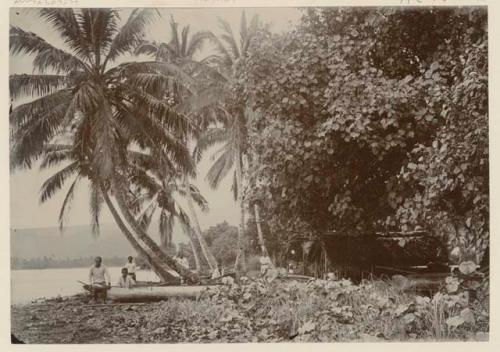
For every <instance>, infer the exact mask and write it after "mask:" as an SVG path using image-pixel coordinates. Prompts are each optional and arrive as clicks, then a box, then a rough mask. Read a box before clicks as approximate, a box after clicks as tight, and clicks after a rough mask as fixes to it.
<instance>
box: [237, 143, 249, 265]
mask: <svg viewBox="0 0 500 352" xmlns="http://www.w3.org/2000/svg"><path fill="white" fill-rule="evenodd" d="M242 181H243V170H242V165H241V155H240V153H239V148H238V153H237V154H236V185H237V190H238V192H237V193H238V194H237V202H238V205H239V207H240V223H239V224H238V249H237V253H236V260H235V263H234V269H235V271H236V272H237V273H238V274H240V273H241V272H243V273H245V272H246V271H247V268H246V259H245V241H244V240H245V238H244V237H245V206H244V204H243V185H242Z"/></svg>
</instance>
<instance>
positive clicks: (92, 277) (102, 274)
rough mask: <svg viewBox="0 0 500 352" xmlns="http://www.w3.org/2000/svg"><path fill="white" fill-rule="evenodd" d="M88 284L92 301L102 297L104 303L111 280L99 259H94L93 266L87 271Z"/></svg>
mask: <svg viewBox="0 0 500 352" xmlns="http://www.w3.org/2000/svg"><path fill="white" fill-rule="evenodd" d="M89 284H90V285H91V286H92V293H93V297H92V298H93V300H94V301H98V299H99V298H100V297H102V299H103V302H106V294H107V290H108V287H110V286H111V278H110V276H109V271H108V269H107V268H106V267H105V266H104V265H103V264H102V258H101V257H95V259H94V265H92V266H91V267H90V270H89Z"/></svg>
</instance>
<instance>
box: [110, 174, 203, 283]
mask: <svg viewBox="0 0 500 352" xmlns="http://www.w3.org/2000/svg"><path fill="white" fill-rule="evenodd" d="M123 194H124V193H123V190H121V189H120V187H119V186H118V185H117V183H116V182H115V192H114V195H115V199H116V202H117V204H118V207H119V209H120V211H121V213H122V214H123V216H124V217H125V220H126V221H127V222H128V224H129V225H130V226H131V228H132V230H133V231H134V232H135V233H136V235H137V237H138V238H139V239H140V241H141V242H143V243H144V245H145V246H146V247H148V248H149V249H150V250H151V252H152V253H153V254H154V257H153V259H155V260H153V262H152V263H151V264H152V265H153V267H155V266H157V267H168V268H171V269H173V270H174V271H176V272H177V273H179V274H180V275H181V276H183V277H185V278H186V279H187V280H188V281H191V282H198V281H199V279H198V275H196V274H195V273H193V272H191V271H190V270H189V269H187V268H184V267H182V266H181V265H179V264H177V262H176V261H175V260H174V259H173V258H172V257H170V256H168V255H167V254H165V252H163V251H162V250H161V248H160V247H159V246H158V245H157V244H156V243H155V242H154V241H153V240H152V239H151V237H149V235H148V234H147V233H145V232H144V230H143V229H142V228H141V226H140V225H139V223H138V222H137V220H136V219H135V218H134V216H133V215H132V214H131V213H130V210H129V209H128V206H127V202H126V201H125V199H124V198H123Z"/></svg>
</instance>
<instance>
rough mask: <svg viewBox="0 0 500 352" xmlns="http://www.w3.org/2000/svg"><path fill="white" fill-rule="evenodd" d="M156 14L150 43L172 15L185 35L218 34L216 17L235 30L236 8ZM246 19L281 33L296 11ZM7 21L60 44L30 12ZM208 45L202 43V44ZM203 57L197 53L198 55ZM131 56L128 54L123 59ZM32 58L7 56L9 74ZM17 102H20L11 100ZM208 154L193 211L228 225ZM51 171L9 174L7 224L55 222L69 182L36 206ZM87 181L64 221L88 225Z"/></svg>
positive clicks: (233, 218) (226, 192)
mask: <svg viewBox="0 0 500 352" xmlns="http://www.w3.org/2000/svg"><path fill="white" fill-rule="evenodd" d="M130 11H131V10H130V9H124V10H121V17H122V19H126V17H127V16H128V14H129V13H130ZM160 11H161V14H162V17H161V18H159V19H158V20H156V21H155V23H154V24H152V25H151V26H150V27H149V28H148V31H147V38H146V39H149V40H156V41H164V42H166V41H168V40H169V38H170V33H169V21H170V14H172V15H173V16H174V18H175V20H176V22H178V23H179V24H180V25H181V26H184V25H189V26H190V29H191V33H194V32H196V31H198V30H211V31H213V32H215V33H218V32H219V25H218V23H217V17H221V18H223V19H225V20H226V21H228V22H229V23H230V24H231V25H232V27H233V31H234V33H235V34H238V33H239V22H240V18H241V13H242V9H241V8H212V9H161V10H160ZM245 11H246V15H247V20H249V19H250V18H251V16H253V15H254V14H258V15H259V17H260V18H261V19H262V20H263V21H264V22H266V23H272V24H273V27H272V30H273V31H275V32H281V31H283V30H287V29H289V28H291V27H292V26H293V24H295V23H297V21H298V20H299V18H300V11H299V10H298V9H294V8H249V9H246V10H245ZM10 23H11V24H12V25H15V26H19V27H21V28H23V29H24V30H28V31H31V32H34V33H36V34H38V35H40V36H41V37H43V38H44V39H45V40H47V41H48V42H49V43H51V44H54V45H56V46H58V47H64V43H63V42H62V40H61V39H60V38H59V37H58V35H57V33H56V32H54V31H53V30H52V29H51V28H50V26H49V25H48V24H46V23H45V22H43V21H42V20H40V19H39V18H38V16H37V14H36V12H34V11H32V10H28V11H27V10H15V9H13V10H12V11H11V13H10ZM207 46H208V45H207ZM201 56H203V53H201ZM132 60H134V59H133V58H132V57H129V58H126V60H125V61H132ZM31 63H32V58H31V57H26V56H24V57H23V56H16V57H11V58H10V66H9V70H10V73H31V72H32V66H31ZM16 103H17V104H19V103H21V101H19V102H16ZM211 162H212V160H211V159H210V156H207V157H205V159H204V160H202V162H201V163H200V165H199V169H198V173H199V175H198V179H197V180H195V181H194V183H195V184H197V186H198V187H199V188H200V190H201V192H202V193H203V195H204V196H205V197H206V198H207V200H208V202H209V207H210V211H209V213H206V214H199V219H200V224H201V226H202V228H206V227H208V226H211V225H215V224H217V223H219V222H222V221H224V220H226V221H228V222H229V223H232V224H237V222H238V208H237V207H236V205H235V202H234V201H233V198H232V194H231V191H230V185H231V181H232V177H228V178H227V179H226V180H224V181H223V182H222V184H221V185H220V188H219V190H216V191H214V190H211V189H210V188H209V187H208V185H207V184H206V182H205V181H204V176H205V175H206V172H207V170H208V168H209V167H210V165H211ZM54 171H55V170H44V171H39V170H38V168H34V169H32V170H26V171H16V172H15V173H12V174H11V178H10V211H11V214H10V219H11V228H27V227H48V226H57V224H58V222H57V221H58V220H57V219H58V214H59V209H60V205H61V203H62V201H63V199H64V196H65V194H66V191H67V189H68V187H69V184H70V182H69V181H68V184H66V185H65V187H64V188H63V189H62V190H61V191H60V192H58V194H56V195H55V196H54V197H53V198H52V199H51V200H49V201H47V202H46V203H44V204H39V190H40V186H41V185H42V183H43V182H44V180H46V179H47V178H48V177H50V176H51V175H52V174H53V172H54ZM87 187H88V185H87V184H86V183H85V182H82V183H80V186H79V187H78V189H77V191H76V193H75V197H74V200H73V204H72V208H71V212H70V213H69V216H68V217H67V220H66V224H67V225H81V224H88V223H89V211H88V202H89V197H88V193H87V192H88V188H87ZM101 222H103V223H108V222H113V219H112V217H111V215H110V214H109V212H108V211H107V209H104V211H103V213H102V218H101Z"/></svg>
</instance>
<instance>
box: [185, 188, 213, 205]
mask: <svg viewBox="0 0 500 352" xmlns="http://www.w3.org/2000/svg"><path fill="white" fill-rule="evenodd" d="M188 186H189V191H190V192H191V198H192V199H193V201H194V202H195V203H196V205H198V206H199V207H200V209H201V211H203V212H208V210H209V209H208V201H207V200H206V199H205V197H203V195H202V194H201V191H200V189H199V188H198V187H196V186H195V185H193V184H189V185H188Z"/></svg>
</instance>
